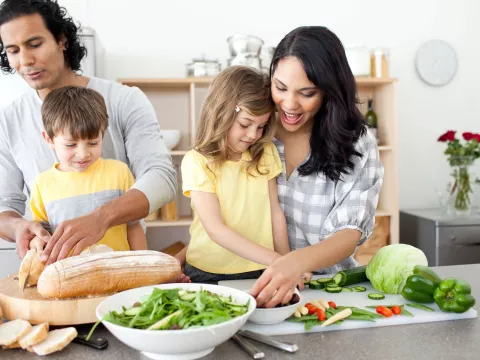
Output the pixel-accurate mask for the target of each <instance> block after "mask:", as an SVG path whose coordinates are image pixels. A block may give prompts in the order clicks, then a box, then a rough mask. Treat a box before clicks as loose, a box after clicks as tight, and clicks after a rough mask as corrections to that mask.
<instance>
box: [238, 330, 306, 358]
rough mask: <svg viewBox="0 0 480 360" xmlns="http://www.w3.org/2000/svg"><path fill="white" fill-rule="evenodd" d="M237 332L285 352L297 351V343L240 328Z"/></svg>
mask: <svg viewBox="0 0 480 360" xmlns="http://www.w3.org/2000/svg"><path fill="white" fill-rule="evenodd" d="M237 334H238V335H240V336H241V337H245V338H248V339H251V340H254V341H257V342H260V343H262V344H265V345H269V346H272V347H274V348H277V349H280V350H283V351H287V352H291V353H294V352H296V351H298V345H297V344H292V343H289V342H285V341H278V340H275V339H274V338H272V337H270V336H267V335H263V334H259V333H254V332H252V331H249V330H240V331H239V332H238V333H237Z"/></svg>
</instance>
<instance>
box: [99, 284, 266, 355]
mask: <svg viewBox="0 0 480 360" xmlns="http://www.w3.org/2000/svg"><path fill="white" fill-rule="evenodd" d="M155 287H157V288H159V289H176V288H181V289H186V290H200V289H204V290H208V291H210V292H212V293H215V294H220V295H222V296H227V297H228V296H232V298H233V299H234V301H236V302H238V303H240V304H246V303H247V302H248V301H249V300H250V304H249V307H248V311H247V312H246V313H245V314H243V315H241V316H238V317H236V318H234V319H232V320H228V321H225V322H223V323H220V324H216V325H211V326H205V327H201V328H193V329H185V330H142V329H131V328H127V327H124V326H120V325H116V324H113V323H110V322H108V321H103V322H102V323H103V325H105V327H106V328H107V329H108V330H109V331H110V332H111V333H112V334H113V335H114V336H115V337H116V338H117V339H118V340H120V341H121V342H123V343H124V344H126V345H128V346H130V347H132V348H134V349H136V350H138V351H141V352H142V353H143V354H144V355H145V356H147V357H149V358H152V359H156V360H167V359H169V360H190V359H198V358H200V357H203V356H206V355H207V354H209V353H211V352H212V351H213V350H214V349H215V346H217V345H219V344H221V343H223V342H225V341H227V340H228V339H230V338H231V337H232V336H233V335H234V334H235V333H236V332H237V331H238V330H239V329H240V328H241V327H242V326H243V325H244V324H245V322H246V321H247V319H248V318H249V316H250V315H251V314H252V313H253V311H254V310H255V308H256V306H257V303H256V301H255V299H254V298H253V297H252V296H251V295H249V294H247V293H246V292H244V291H241V290H237V289H233V288H229V287H225V286H219V285H209V284H193V283H185V284H163V285H154V286H145V287H141V288H136V289H131V290H127V291H123V292H120V293H118V294H115V295H112V296H109V297H108V298H106V299H105V300H103V301H102V302H101V303H100V304H99V305H98V306H97V310H96V314H97V318H98V319H99V320H100V319H102V317H103V316H104V315H106V314H107V313H108V312H110V311H112V310H115V311H118V312H121V311H123V310H122V306H125V307H130V306H132V305H133V304H134V303H135V302H137V301H139V300H140V298H142V297H143V296H144V295H150V294H151V293H152V291H153V288H155Z"/></svg>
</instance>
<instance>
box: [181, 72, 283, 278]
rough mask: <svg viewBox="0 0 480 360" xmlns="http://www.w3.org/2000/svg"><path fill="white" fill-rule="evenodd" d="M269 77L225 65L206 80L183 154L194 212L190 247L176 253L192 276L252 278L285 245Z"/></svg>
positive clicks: (186, 192) (186, 187)
mask: <svg viewBox="0 0 480 360" xmlns="http://www.w3.org/2000/svg"><path fill="white" fill-rule="evenodd" d="M273 110H274V104H273V102H272V98H271V93H270V86H269V81H268V77H266V76H263V75H261V74H260V73H258V72H257V71H256V70H254V69H252V68H248V67H241V66H238V67H230V68H228V69H226V70H224V71H222V72H221V73H220V74H219V75H218V76H217V77H216V78H215V80H214V81H213V82H212V84H211V86H210V90H209V93H208V95H207V98H206V100H205V103H204V105H203V108H202V112H201V115H200V121H199V124H198V131H197V138H196V142H195V146H194V150H191V151H189V152H188V153H187V154H186V155H185V157H184V158H183V161H182V177H183V193H184V195H186V196H189V197H190V198H191V202H192V209H193V212H194V220H193V223H192V225H191V227H190V235H191V239H190V244H189V246H188V250H185V251H182V252H180V253H179V254H177V258H178V259H179V260H180V261H181V262H182V263H183V262H184V261H185V252H186V263H185V274H186V275H187V276H189V277H190V279H191V280H192V281H193V282H207V281H219V280H231V279H246V278H258V277H259V276H260V275H261V273H262V269H264V268H266V266H268V265H270V264H272V263H273V262H274V261H275V260H276V259H278V258H279V257H280V256H281V255H284V254H286V253H288V252H289V251H290V249H289V246H288V238H287V228H286V222H285V216H284V214H283V211H282V209H281V208H280V204H279V202H278V193H277V183H276V180H275V178H276V177H277V176H278V174H280V173H281V172H282V165H281V162H280V158H279V156H278V152H277V150H276V148H275V145H273V143H272V142H271V140H272V138H273V133H274V122H275V117H274V113H273Z"/></svg>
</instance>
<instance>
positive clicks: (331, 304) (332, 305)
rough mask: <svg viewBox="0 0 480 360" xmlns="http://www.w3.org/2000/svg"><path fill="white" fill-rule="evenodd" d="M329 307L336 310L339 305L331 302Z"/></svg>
mask: <svg viewBox="0 0 480 360" xmlns="http://www.w3.org/2000/svg"><path fill="white" fill-rule="evenodd" d="M328 305H329V306H330V307H332V308H334V309H336V308H337V304H335V303H334V302H333V301H329V302H328Z"/></svg>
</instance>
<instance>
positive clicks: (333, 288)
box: [325, 286, 342, 293]
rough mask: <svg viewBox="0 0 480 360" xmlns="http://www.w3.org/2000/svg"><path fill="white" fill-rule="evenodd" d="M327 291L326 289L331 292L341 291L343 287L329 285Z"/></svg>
mask: <svg viewBox="0 0 480 360" xmlns="http://www.w3.org/2000/svg"><path fill="white" fill-rule="evenodd" d="M325 291H326V292H329V293H339V292H341V291H342V288H341V287H340V286H335V287H333V286H327V287H326V288H325Z"/></svg>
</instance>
